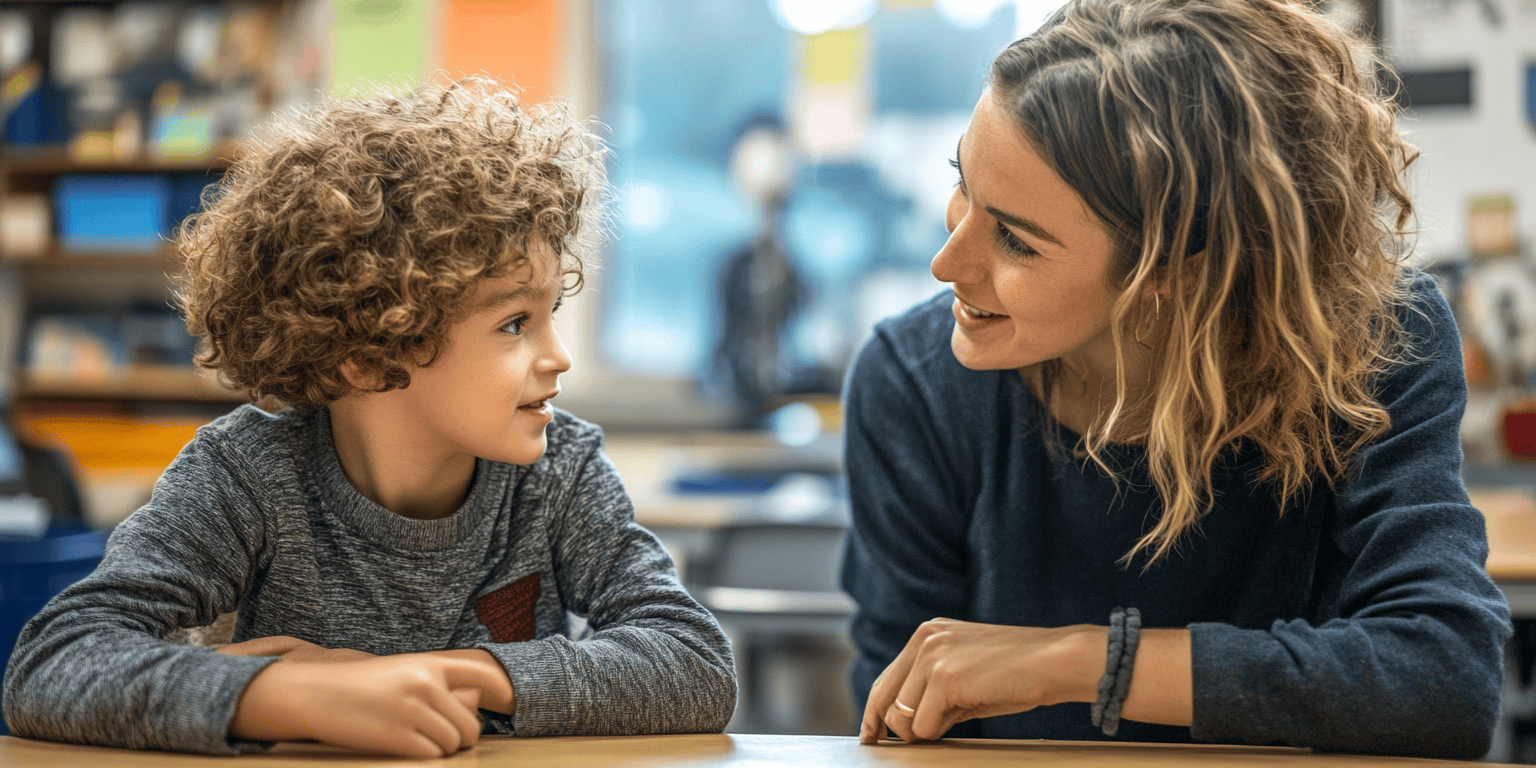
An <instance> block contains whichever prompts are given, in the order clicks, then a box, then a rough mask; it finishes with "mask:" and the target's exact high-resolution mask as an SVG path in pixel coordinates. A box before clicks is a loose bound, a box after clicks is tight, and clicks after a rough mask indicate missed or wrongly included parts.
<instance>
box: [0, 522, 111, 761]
mask: <svg viewBox="0 0 1536 768" xmlns="http://www.w3.org/2000/svg"><path fill="white" fill-rule="evenodd" d="M110 534H111V531H110V530H100V531H93V530H89V529H87V528H82V527H80V526H76V525H67V524H61V523H55V524H53V525H52V526H50V527H49V528H48V531H47V533H45V534H43V536H42V537H40V538H33V537H30V536H6V535H0V648H4V649H5V650H4V654H5V655H4V657H3V658H0V677H3V676H4V674H5V667H6V665H7V664H9V662H10V659H11V651H12V650H14V649H15V647H16V638H17V637H18V636H20V635H21V628H22V627H23V626H25V625H26V623H27V621H28V620H30V619H31V618H32V617H33V616H35V615H37V612H38V611H40V610H42V609H43V606H44V605H46V604H47V603H48V600H49V599H51V598H52V597H53V596H54V595H57V594H58V593H60V592H62V591H64V588H65V587H68V586H69V585H71V584H73V583H75V582H77V581H79V580H80V579H83V578H85V577H86V576H88V575H90V573H91V571H93V570H95V569H96V566H97V564H98V563H100V562H101V555H102V552H104V551H105V548H106V543H107V536H109V535H110ZM3 695H4V692H3V691H0V696H3ZM9 733H10V729H9V728H7V727H6V726H5V723H4V722H0V734H9Z"/></svg>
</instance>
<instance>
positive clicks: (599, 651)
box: [480, 422, 736, 736]
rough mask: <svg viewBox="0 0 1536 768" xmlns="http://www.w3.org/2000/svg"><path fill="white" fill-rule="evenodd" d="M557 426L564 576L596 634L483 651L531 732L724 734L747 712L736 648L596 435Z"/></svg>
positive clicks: (566, 593) (560, 573) (555, 526)
mask: <svg viewBox="0 0 1536 768" xmlns="http://www.w3.org/2000/svg"><path fill="white" fill-rule="evenodd" d="M559 426H561V425H560V424H559V423H558V422H557V424H555V425H551V427H550V430H551V436H550V441H551V447H552V448H553V447H554V444H555V441H556V439H557V438H558V437H561V436H564V437H565V438H566V440H567V441H568V442H565V444H563V445H560V446H559V451H560V455H559V456H557V457H555V458H556V462H555V464H554V466H552V467H551V468H550V470H551V471H549V472H548V473H547V476H548V477H550V478H553V479H552V480H551V482H550V484H549V487H547V488H546V489H545V491H544V494H543V496H544V499H543V500H544V503H545V504H546V505H548V506H547V508H546V513H547V515H548V516H549V523H548V525H549V528H548V530H549V535H550V538H551V547H552V552H551V555H552V559H553V563H554V571H555V572H554V577H555V579H556V581H557V582H558V587H559V590H560V595H561V597H562V598H563V599H564V601H565V603H566V606H567V608H568V609H569V610H571V611H573V612H575V613H577V614H579V615H585V617H586V619H587V624H588V626H589V627H590V628H591V629H592V630H593V632H594V634H593V635H592V636H591V637H589V638H587V639H584V640H580V641H572V640H570V639H568V638H565V637H561V636H557V637H549V638H543V639H540V640H533V641H529V642H522V643H504V644H493V643H486V644H482V645H481V646H480V648H481V649H483V650H485V651H488V652H489V653H490V654H491V655H493V656H495V657H496V659H497V661H499V662H500V663H501V665H502V667H503V668H504V669H505V670H506V671H507V674H508V676H509V677H510V678H511V682H512V688H513V689H514V690H515V691H516V694H515V697H516V698H515V705H516V713H515V714H516V720H515V723H516V732H517V734H518V735H521V736H541V735H569V734H587V735H597V734H614V735H617V734H639V733H690V732H718V731H721V730H724V728H725V725H726V723H727V722H728V721H729V720H730V717H731V713H732V712H733V711H734V709H735V705H736V672H735V667H734V663H733V661H732V656H731V648H730V643H729V641H727V640H726V638H725V635H724V634H723V633H722V632H721V631H720V627H719V625H718V624H717V623H716V622H715V620H714V617H712V616H710V615H709V613H708V612H707V611H705V610H704V608H703V607H701V606H700V605H699V604H698V603H697V602H696V601H694V599H693V598H692V597H690V596H689V595H688V593H687V592H686V591H685V590H684V589H683V587H682V584H681V583H680V582H679V580H678V577H677V571H676V569H674V568H673V565H672V561H671V558H669V557H668V556H667V553H666V551H665V550H664V549H662V547H661V543H660V542H659V541H657V539H656V537H655V536H653V535H652V534H651V533H650V532H649V531H646V530H645V529H644V528H641V527H640V526H638V525H636V524H635V522H634V507H633V505H632V504H631V503H630V500H629V497H628V495H627V494H626V493H625V491H624V487H623V485H622V483H621V482H620V481H619V476H618V472H617V471H616V470H615V469H614V467H613V465H612V464H611V463H610V462H609V461H608V459H607V458H606V457H605V456H603V454H602V452H601V450H600V446H601V439H600V437H599V436H598V434H597V433H596V430H595V429H592V430H591V432H589V433H587V434H580V433H578V434H574V435H573V434H572V433H573V432H576V428H574V427H572V426H571V425H565V428H564V429H563V430H561V432H562V433H563V435H561V434H557V433H556V431H555V430H556V428H557V427H559Z"/></svg>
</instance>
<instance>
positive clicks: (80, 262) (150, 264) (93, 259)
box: [0, 243, 181, 270]
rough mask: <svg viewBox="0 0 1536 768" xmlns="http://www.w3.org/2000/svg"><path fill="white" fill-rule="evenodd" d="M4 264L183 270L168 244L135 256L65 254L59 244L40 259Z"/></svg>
mask: <svg viewBox="0 0 1536 768" xmlns="http://www.w3.org/2000/svg"><path fill="white" fill-rule="evenodd" d="M0 264H15V265H16V266H17V267H20V268H21V269H26V270H68V269H76V268H85V269H121V268H129V269H179V268H180V267H181V254H179V253H177V252H176V247H175V246H174V245H172V244H171V243H166V244H165V246H164V247H162V248H161V249H160V250H158V251H142V252H133V253H80V252H72V251H65V250H63V249H62V248H60V247H59V246H58V245H57V244H55V245H54V246H52V247H51V248H49V249H48V252H47V253H45V254H43V255H42V256H38V257H36V258H27V259H0Z"/></svg>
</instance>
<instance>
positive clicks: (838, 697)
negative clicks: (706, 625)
mask: <svg viewBox="0 0 1536 768" xmlns="http://www.w3.org/2000/svg"><path fill="white" fill-rule="evenodd" d="M844 532H845V528H844V526H843V525H842V524H841V523H831V522H828V523H818V522H798V523H782V522H766V521H743V522H737V523H733V524H731V525H728V526H726V527H724V528H722V529H720V530H719V531H717V532H716V536H715V540H714V543H713V546H712V547H711V548H710V549H709V551H708V552H706V553H705V554H703V555H702V556H700V557H697V558H695V559H694V560H691V561H690V562H689V564H688V586H689V590H690V591H691V592H692V593H693V595H694V597H696V598H697V599H698V600H699V602H700V603H703V605H704V607H706V608H708V609H709V610H710V611H711V612H712V613H714V615H715V617H716V618H717V619H719V620H720V624H721V626H722V627H723V628H724V629H725V630H726V633H727V634H728V635H730V636H731V639H732V642H733V644H734V645H735V648H736V661H737V664H736V666H737V673H738V678H739V681H740V696H739V699H740V704H739V706H738V707H737V714H736V717H735V718H734V719H733V720H732V723H731V726H730V729H729V730H732V731H734V732H737V733H829V734H844V735H846V734H849V733H851V732H852V723H853V722H854V721H853V712H852V707H853V705H852V701H851V697H850V696H849V694H848V690H847V684H846V682H845V678H846V668H847V665H848V663H849V662H850V661H851V659H852V646H851V645H850V644H849V641H848V638H847V635H848V630H847V628H848V619H849V617H850V616H851V615H852V613H853V608H854V604H853V600H852V599H850V598H849V597H848V595H846V594H845V593H843V592H842V591H841V590H840V589H839V588H838V586H837V569H838V564H839V563H840V562H841V560H842V546H843V535H844Z"/></svg>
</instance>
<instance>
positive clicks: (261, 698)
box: [229, 662, 313, 741]
mask: <svg viewBox="0 0 1536 768" xmlns="http://www.w3.org/2000/svg"><path fill="white" fill-rule="evenodd" d="M292 670H293V665H291V664H288V665H285V664H283V663H281V662H279V663H277V664H269V665H267V666H266V667H265V668H264V669H262V670H261V671H260V672H257V673H256V676H255V677H253V678H251V682H250V684H249V685H247V686H246V687H245V691H244V692H243V693H241V694H240V701H239V703H238V704H236V705H235V716H234V717H233V718H231V720H230V722H229V735H230V736H231V737H232V738H236V739H245V740H248V741H298V740H302V739H309V738H313V734H311V733H310V732H309V731H308V730H306V729H305V728H303V727H302V726H301V725H300V724H299V723H298V722H296V721H295V720H294V718H293V717H292V709H293V708H292V700H293V695H294V692H293V690H292V688H293V685H294V681H293V680H290V679H288V673H289V672H291V671H292Z"/></svg>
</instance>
